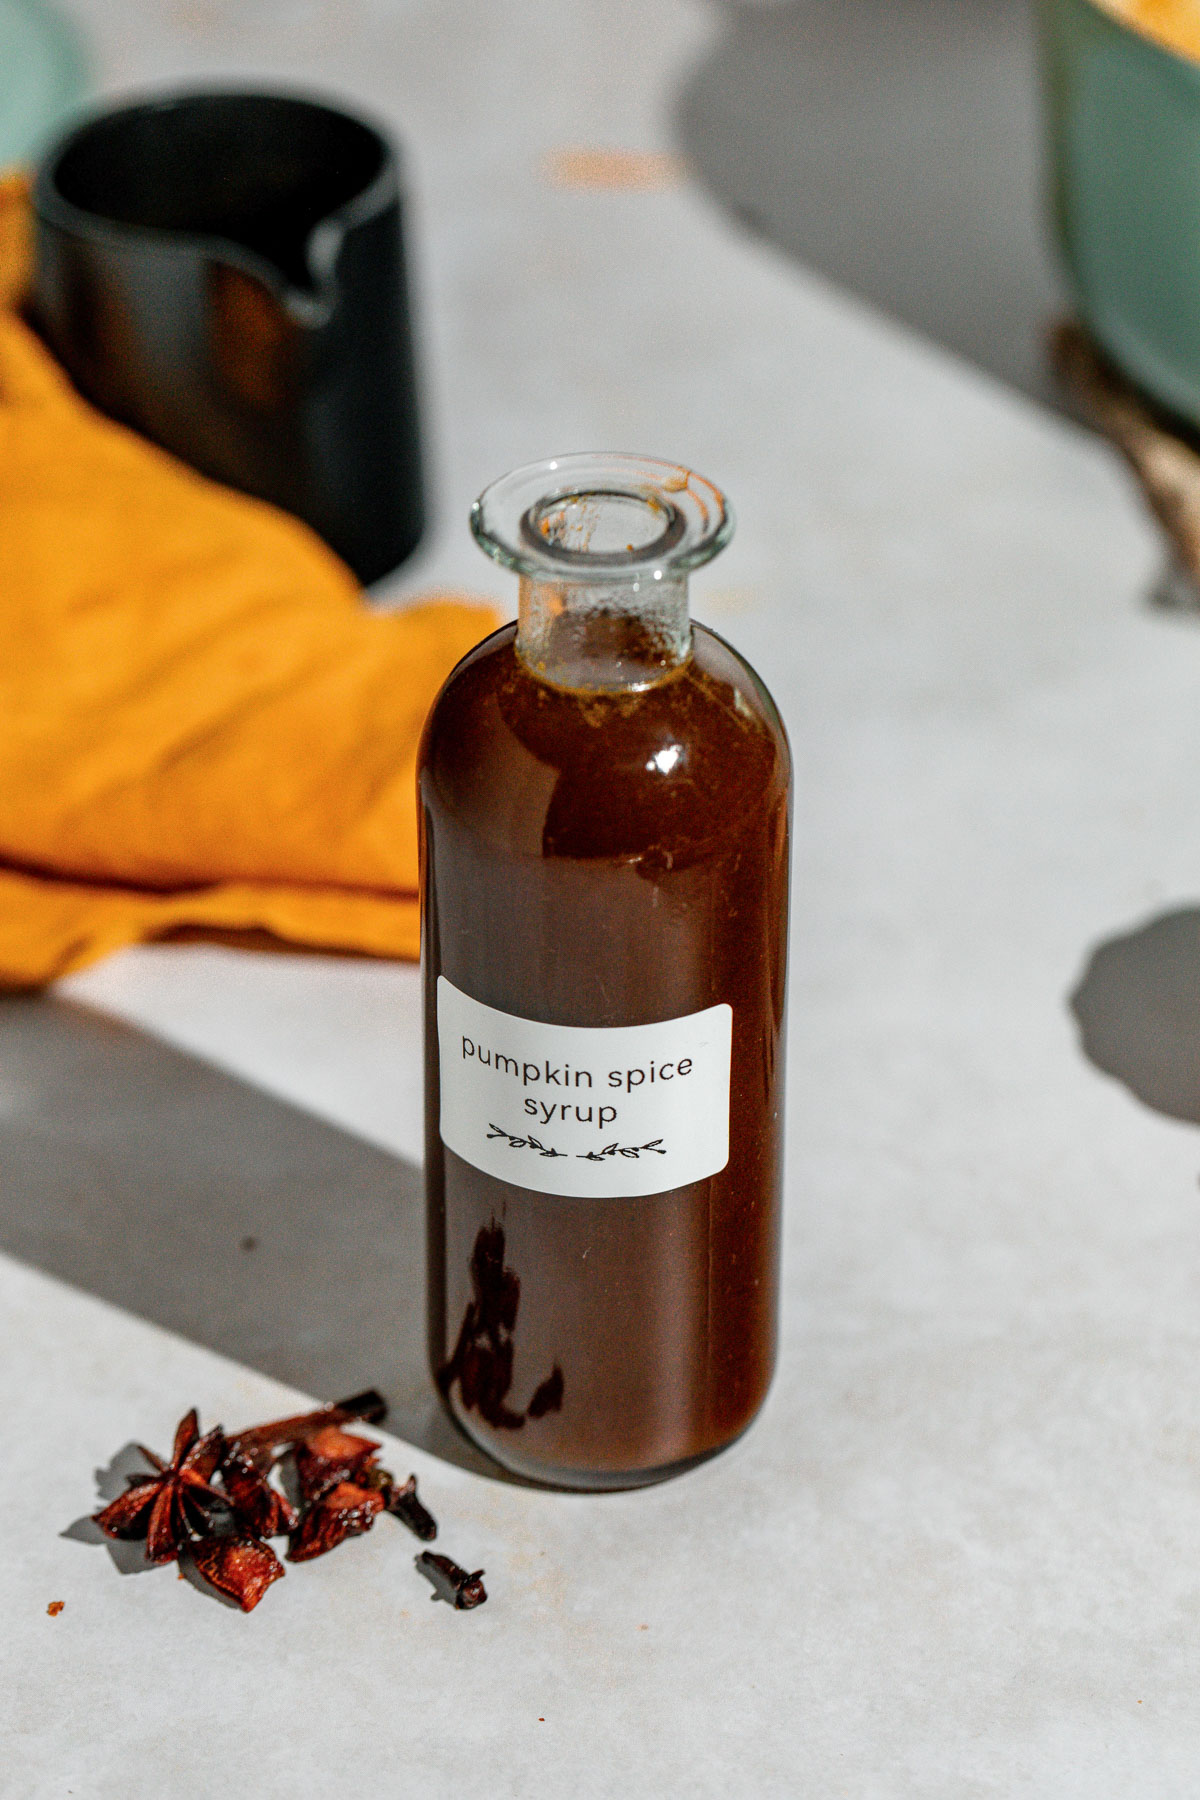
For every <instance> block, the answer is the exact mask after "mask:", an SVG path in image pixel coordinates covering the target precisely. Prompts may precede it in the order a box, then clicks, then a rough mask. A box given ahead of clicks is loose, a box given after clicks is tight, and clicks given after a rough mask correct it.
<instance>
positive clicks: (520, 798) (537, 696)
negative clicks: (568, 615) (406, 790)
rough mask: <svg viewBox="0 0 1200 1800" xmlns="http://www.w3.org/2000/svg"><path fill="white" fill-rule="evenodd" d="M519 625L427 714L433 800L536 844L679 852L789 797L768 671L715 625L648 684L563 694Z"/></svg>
mask: <svg viewBox="0 0 1200 1800" xmlns="http://www.w3.org/2000/svg"><path fill="white" fill-rule="evenodd" d="M515 635H516V630H515V626H513V625H507V626H502V627H501V629H500V630H499V631H497V632H494V633H493V634H492V636H491V637H489V638H486V639H485V640H484V641H483V642H482V643H481V644H479V645H477V646H476V648H475V649H474V650H472V651H471V652H470V653H469V654H468V656H467V657H465V658H464V659H463V661H462V662H461V663H460V664H459V665H458V667H457V668H456V669H455V671H454V673H453V674H452V675H451V677H450V679H449V680H448V682H447V683H446V686H445V687H444V688H443V690H442V693H441V695H440V696H439V699H438V701H437V703H436V705H435V707H434V709H433V712H432V713H431V715H430V718H429V721H428V724H427V726H426V731H425V737H424V741H423V744H422V752H421V759H420V773H419V780H420V786H421V793H422V802H423V805H424V807H425V809H426V811H427V812H430V813H432V814H433V815H436V816H438V817H441V818H444V819H446V820H453V821H456V822H457V823H459V824H460V825H462V826H464V827H466V828H467V829H470V830H472V831H473V832H474V833H475V834H477V835H479V836H481V837H483V838H485V839H487V840H488V841H490V842H492V843H493V844H494V846H495V847H496V848H497V849H500V848H504V849H508V850H516V851H518V852H524V853H529V854H535V855H540V856H545V855H561V856H573V857H589V856H608V857H612V856H617V857H633V858H638V857H640V856H642V855H644V854H645V853H646V851H647V849H648V848H649V847H650V846H652V845H653V846H657V847H658V848H659V850H660V851H661V852H662V853H664V854H666V855H667V856H669V857H670V858H671V859H672V860H678V859H679V858H681V857H682V858H686V857H687V856H688V855H689V853H691V854H697V853H699V852H700V851H701V850H702V848H703V846H705V845H711V844H713V843H715V842H717V841H720V840H723V839H726V838H728V837H730V836H736V835H737V834H738V831H739V830H740V829H741V828H742V827H743V826H744V825H745V824H746V823H747V822H749V821H750V820H751V818H752V815H761V814H762V813H763V812H764V811H767V812H771V813H774V812H776V811H777V810H778V807H779V806H780V805H781V804H786V800H787V794H788V788H789V785H790V774H791V763H790V753H789V749H788V743H787V736H786V733H785V731H784V728H783V725H782V722H781V721H780V718H779V715H778V712H777V711H776V708H775V706H774V703H773V701H772V700H771V697H770V695H769V693H768V692H767V689H766V687H765V685H764V684H763V682H762V681H761V680H760V679H759V677H758V676H757V675H756V673H755V672H754V670H753V669H751V667H750V665H749V664H748V663H747V662H746V661H745V659H744V658H743V657H741V656H740V655H739V654H738V653H737V651H735V650H734V649H733V648H732V647H731V646H730V645H728V644H726V643H725V642H724V641H723V640H722V639H721V638H719V637H718V636H717V635H716V634H715V633H714V632H711V631H709V630H707V629H706V628H705V627H704V626H701V625H697V626H694V627H693V642H692V655H691V657H690V658H689V660H688V661H687V662H686V663H685V664H683V665H682V666H681V667H680V668H679V669H678V670H677V671H674V672H673V673H672V674H671V675H670V676H668V677H666V678H665V679H664V680H663V681H661V682H657V683H655V684H654V686H652V687H650V688H644V689H641V690H639V691H632V692H621V693H602V694H595V693H581V692H566V691H563V690H560V689H556V688H553V687H550V686H548V685H547V684H546V683H544V682H541V681H539V680H538V679H537V678H536V677H535V676H533V675H532V674H530V673H529V671H528V670H527V669H526V668H525V667H524V665H523V664H522V663H521V662H520V660H519V659H518V658H517V656H516V654H515V650H514V639H515Z"/></svg>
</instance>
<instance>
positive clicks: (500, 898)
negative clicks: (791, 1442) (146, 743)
mask: <svg viewBox="0 0 1200 1800" xmlns="http://www.w3.org/2000/svg"><path fill="white" fill-rule="evenodd" d="M471 526H472V530H473V531H474V534H475V537H476V539H477V540H478V542H479V544H480V545H481V546H482V548H483V549H484V550H485V551H486V552H487V553H488V555H490V556H492V557H494V558H495V560H496V561H497V562H500V563H502V564H503V565H504V566H505V567H507V568H510V569H514V570H515V571H516V572H517V574H518V575H519V576H520V613H519V618H518V620H517V623H516V624H515V625H511V624H510V625H506V626H504V627H502V628H501V629H500V630H499V631H497V632H495V633H493V635H492V636H491V637H489V638H487V639H486V640H485V641H484V642H483V643H482V644H480V645H478V646H477V648H476V649H475V650H473V651H472V652H471V653H470V655H469V656H467V657H466V658H465V659H464V660H463V661H462V662H461V663H460V664H459V665H458V667H457V668H456V669H455V671H454V673H453V674H452V675H451V676H450V678H449V680H448V681H447V683H446V685H445V687H444V688H443V690H442V693H441V695H440V697H439V699H438V701H437V703H436V705H435V707H434V709H433V711H432V713H431V715H430V718H429V722H428V724H427V726H426V731H425V738H424V743H423V746H422V751H421V759H420V767H419V777H418V780H419V799H420V811H421V825H422V897H423V933H422V961H423V968H424V982H425V1008H426V1011H425V1033H426V1037H425V1041H426V1096H427V1098H426V1108H427V1160H426V1182H427V1195H428V1282H429V1290H428V1316H429V1349H430V1358H431V1365H432V1370H433V1374H434V1378H435V1380H436V1381H437V1384H438V1387H439V1389H440V1391H441V1394H442V1396H443V1399H444V1401H445V1403H446V1405H447V1407H448V1409H449V1410H450V1413H451V1415H452V1417H453V1418H454V1419H455V1420H456V1421H457V1423H458V1424H459V1425H460V1426H461V1428H462V1429H463V1430H464V1431H465V1432H466V1433H467V1435H468V1436H469V1437H470V1438H472V1439H473V1440H474V1441H475V1442H476V1443H478V1444H480V1445H482V1446H483V1448H484V1449H485V1450H487V1451H488V1452H489V1453H490V1454H491V1455H492V1456H493V1457H494V1458H495V1459H496V1460H497V1461H498V1462H500V1463H502V1464H503V1465H504V1466H506V1467H507V1468H509V1469H511V1470H513V1471H515V1472H517V1473H519V1474H522V1475H525V1476H529V1477H532V1478H534V1479H537V1480H542V1481H546V1482H551V1483H554V1484H556V1485H559V1486H565V1487H574V1488H586V1489H598V1488H614V1487H630V1486H635V1485H638V1484H640V1483H643V1482H649V1481H655V1480H658V1479H660V1478H661V1477H663V1476H666V1475H669V1474H673V1473H675V1472H677V1471H679V1470H681V1469H683V1468H686V1467H688V1466H689V1465H690V1464H692V1463H694V1462H696V1461H698V1460H699V1459H700V1458H702V1457H705V1456H708V1455H710V1454H712V1453H713V1452H714V1451H716V1450H719V1449H721V1448H722V1447H723V1446H724V1445H726V1444H728V1443H730V1442H731V1441H732V1440H733V1439H734V1438H736V1437H737V1436H738V1435H739V1434H740V1433H741V1432H742V1431H743V1430H744V1429H745V1427H746V1426H747V1425H748V1424H749V1423H750V1421H751V1420H752V1419H753V1417H754V1415H755V1413H756V1412H757V1411H758V1409H759V1407H760V1405H761V1404H762V1401H763V1399H764V1396H765V1394H766V1391H767V1387H768V1385H769V1383H770V1379H771V1373H772V1368H773V1363H774V1355H775V1338H776V1311H777V1285H778V1282H777V1275H778V1245H779V1223H780V1178H781V1150H782V1106H783V1035H782V1034H783V1021H784V976H785V962H786V943H787V885H788V825H789V813H790V758H789V752H788V746H787V740H786V737H785V734H784V730H783V726H782V724H781V723H780V720H779V717H778V714H777V712H776V710H775V707H774V705H773V704H772V701H771V699H770V697H769V695H768V694H767V692H766V689H765V688H764V687H763V685H762V683H761V682H760V681H759V679H758V677H757V676H756V675H755V674H754V672H753V671H752V670H751V669H750V668H749V667H748V665H747V664H746V663H745V662H744V661H743V660H742V658H741V657H740V656H738V655H737V653H736V652H735V651H733V650H731V649H730V647H729V646H728V645H727V644H725V643H723V642H722V640H721V639H720V638H718V637H717V636H715V634H714V633H712V632H710V631H708V630H706V629H705V627H704V626H702V625H693V624H691V623H690V621H689V617H688V603H687V577H688V574H689V573H690V571H691V570H692V569H695V568H698V567H699V566H700V565H701V564H702V563H705V562H707V561H708V560H709V559H710V558H711V557H713V556H715V555H716V553H717V552H718V551H719V550H720V549H721V548H722V547H723V546H724V545H725V544H726V543H727V542H728V540H729V537H730V535H731V532H732V529H733V526H732V519H731V516H730V513H729V510H728V508H727V506H726V504H725V501H724V499H723V497H722V495H721V494H720V493H719V492H718V491H717V489H716V488H714V487H713V486H712V485H711V483H709V482H707V481H704V480H702V479H701V478H700V477H699V476H697V475H695V474H694V473H692V472H690V471H689V470H687V469H683V468H678V467H676V466H674V465H672V464H666V463H659V462H652V461H648V460H646V459H644V458H641V457H634V456H619V455H605V456H569V457H561V458H559V459H557V460H555V461H552V462H546V463H541V464H537V465H534V466H531V467H528V468H524V469H520V470H517V471H516V472H515V473H514V474H511V475H509V476H507V477H505V478H504V479H503V480H501V481H499V482H497V483H495V485H494V486H492V487H490V488H488V489H487V491H486V492H485V493H484V494H483V495H482V496H481V497H480V499H479V500H478V501H477V502H476V505H475V507H474V510H473V512H472V515H471Z"/></svg>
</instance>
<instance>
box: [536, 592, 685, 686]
mask: <svg viewBox="0 0 1200 1800" xmlns="http://www.w3.org/2000/svg"><path fill="white" fill-rule="evenodd" d="M516 647H517V655H518V656H519V657H520V659H521V661H522V662H523V663H524V664H525V665H526V667H527V668H528V669H529V670H530V671H531V673H533V674H534V675H536V676H537V678H538V680H539V681H545V682H548V683H549V684H550V685H551V686H552V687H558V688H569V689H571V690H573V691H582V692H588V693H620V692H622V691H626V692H628V691H637V690H638V689H639V688H646V687H652V686H653V685H654V683H655V682H658V681H661V680H663V678H664V677H665V676H667V675H669V674H670V673H671V671H672V670H673V669H677V668H679V667H681V665H682V664H683V663H685V662H686V661H687V660H688V658H689V656H690V655H691V653H692V627H691V621H690V619H689V617H688V594H687V577H686V576H684V575H672V574H670V573H669V572H665V571H657V570H656V571H654V572H653V574H648V575H646V576H645V577H641V578H637V577H635V578H632V579H631V578H629V577H625V578H624V579H622V578H619V577H613V578H611V579H609V580H597V579H596V578H595V577H591V578H589V579H588V580H586V581H555V580H550V579H546V578H543V577H540V576H533V575H522V577H521V594H520V606H519V611H518V616H517V645H516Z"/></svg>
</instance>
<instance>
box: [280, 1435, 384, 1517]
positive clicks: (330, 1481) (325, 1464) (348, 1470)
mask: <svg viewBox="0 0 1200 1800" xmlns="http://www.w3.org/2000/svg"><path fill="white" fill-rule="evenodd" d="M293 1456H294V1460H295V1464H296V1479H297V1480H298V1481H299V1483H300V1492H301V1495H302V1496H303V1498H304V1500H305V1501H306V1502H308V1503H310V1504H311V1502H312V1501H314V1500H319V1499H320V1498H321V1495H322V1494H325V1493H328V1491H329V1489H330V1488H332V1487H336V1486H337V1484H338V1482H339V1481H361V1478H362V1477H363V1476H364V1475H365V1474H366V1472H367V1470H368V1469H370V1468H371V1467H372V1465H373V1464H374V1463H375V1462H376V1461H377V1460H378V1457H379V1445H378V1444H377V1443H374V1442H373V1441H372V1439H371V1438H364V1437H356V1436H355V1434H354V1433H353V1432H352V1431H343V1430H342V1429H341V1427H340V1426H337V1425H324V1426H322V1427H321V1429H320V1430H319V1431H314V1432H313V1434H312V1436H311V1437H306V1438H302V1439H301V1440H300V1442H299V1443H298V1444H297V1445H296V1448H295V1451H294V1452H293Z"/></svg>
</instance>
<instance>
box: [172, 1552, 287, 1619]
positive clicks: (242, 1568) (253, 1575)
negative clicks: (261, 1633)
mask: <svg viewBox="0 0 1200 1800" xmlns="http://www.w3.org/2000/svg"><path fill="white" fill-rule="evenodd" d="M189 1550H190V1554H191V1558H192V1561H193V1562H194V1563H195V1565H196V1567H197V1569H198V1570H199V1571H200V1573H201V1575H203V1577H204V1579H205V1581H207V1582H208V1583H209V1584H210V1585H211V1586H212V1587H215V1588H216V1589H217V1591H218V1593H221V1594H228V1595H229V1597H230V1599H231V1600H236V1601H237V1603H238V1605H239V1606H240V1607H241V1609H242V1611H243V1612H253V1611H254V1608H255V1607H256V1606H257V1605H258V1603H259V1601H260V1600H261V1599H262V1597H263V1595H264V1594H265V1593H266V1591H267V1589H268V1588H269V1587H270V1585H271V1583H272V1582H273V1581H278V1580H279V1579H280V1577H281V1576H282V1575H283V1574H284V1573H285V1570H284V1567H283V1564H282V1563H281V1562H280V1560H279V1558H278V1557H277V1556H276V1554H275V1552H274V1551H273V1550H272V1548H271V1546H270V1544H264V1543H263V1542H262V1540H261V1538H254V1537H214V1538H202V1539H201V1540H200V1542H199V1543H195V1544H192V1545H190V1546H189Z"/></svg>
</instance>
